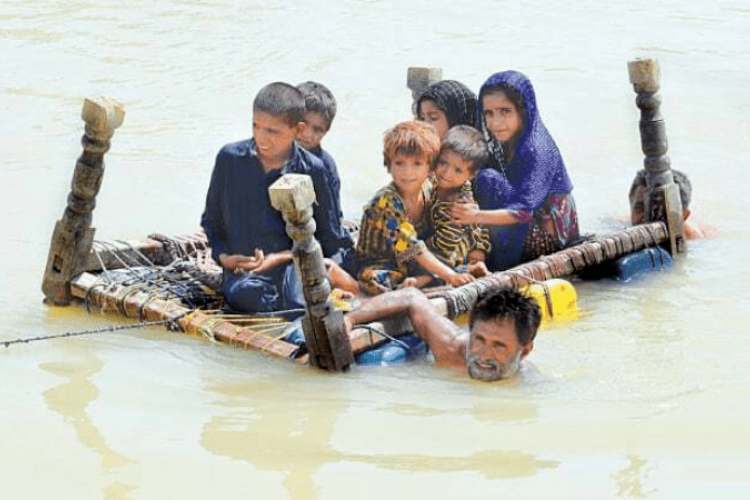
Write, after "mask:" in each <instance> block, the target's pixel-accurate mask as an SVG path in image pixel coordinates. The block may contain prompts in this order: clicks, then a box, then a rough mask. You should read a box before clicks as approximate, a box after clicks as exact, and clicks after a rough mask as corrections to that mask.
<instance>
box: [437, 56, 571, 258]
mask: <svg viewBox="0 0 750 500" xmlns="http://www.w3.org/2000/svg"><path fill="white" fill-rule="evenodd" d="M477 121H478V125H479V127H478V128H479V129H480V130H481V131H482V134H483V135H484V138H485V140H486V141H487V147H488V148H489V151H490V154H491V156H492V158H491V159H492V162H491V165H490V166H489V167H488V168H485V169H483V170H482V171H480V172H479V173H478V174H477V176H476V177H475V181H474V195H475V197H476V199H477V202H478V204H455V205H454V207H453V210H452V215H453V219H454V222H456V223H460V224H481V225H485V226H488V227H489V228H490V238H491V242H492V252H491V254H490V255H489V256H488V260H487V264H488V267H489V268H490V269H491V270H493V271H497V270H504V269H508V268H511V267H513V266H515V265H518V264H520V263H521V262H525V261H528V260H532V259H535V258H537V257H539V256H540V255H545V254H549V253H552V252H555V251H557V250H560V249H562V248H563V247H565V246H566V245H568V244H569V243H570V242H571V241H574V240H576V239H578V238H579V231H578V216H577V213H576V208H575V203H574V201H573V196H572V195H571V191H572V189H573V185H572V183H571V182H570V178H569V177H568V172H567V171H566V169H565V164H564V163H563V159H562V157H561V156H560V151H559V150H558V149H557V145H556V144H555V141H554V140H553V139H552V136H551V135H550V134H549V132H547V129H546V128H545V126H544V124H543V123H542V119H541V117H540V116H539V111H538V110H537V105H536V96H535V94H534V88H533V87H532V85H531V81H529V79H528V78H527V77H526V76H525V75H523V74H522V73H519V72H517V71H504V72H501V73H495V74H494V75H492V76H491V77H490V78H489V79H487V81H486V82H485V83H484V85H482V88H481V90H480V91H479V101H478V105H477Z"/></svg>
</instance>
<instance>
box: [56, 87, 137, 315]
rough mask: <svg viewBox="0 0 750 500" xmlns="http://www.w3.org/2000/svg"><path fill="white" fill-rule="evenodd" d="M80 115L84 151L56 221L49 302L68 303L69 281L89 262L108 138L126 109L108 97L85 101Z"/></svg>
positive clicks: (79, 158) (123, 116)
mask: <svg viewBox="0 0 750 500" xmlns="http://www.w3.org/2000/svg"><path fill="white" fill-rule="evenodd" d="M81 118H82V119H83V121H84V122H85V123H86V129H85V132H84V134H83V137H82V138H81V144H82V146H83V153H81V156H79V157H78V161H77V162H76V166H75V170H74V172H73V181H72V182H71V186H70V194H69V195H68V205H67V207H66V208H65V212H63V216H62V218H61V219H60V220H58V221H57V223H56V224H55V229H54V231H53V233H52V240H51V241H50V247H49V254H48V256H47V268H46V269H45V271H44V278H43V280H42V292H44V296H45V298H46V301H47V302H48V303H52V304H55V305H68V304H69V303H70V301H71V298H72V297H71V294H70V282H71V280H72V279H73V277H75V275H76V274H78V273H79V272H80V270H81V269H80V268H81V266H82V265H83V264H84V263H85V262H86V258H87V257H88V254H89V252H90V251H91V246H92V243H93V241H94V228H92V227H91V219H92V212H93V211H94V207H95V206H96V195H97V193H98V192H99V188H100V187H101V184H102V177H103V175H104V153H106V152H107V151H108V150H109V144H110V143H109V140H110V139H111V138H112V135H114V133H115V129H117V128H118V127H119V126H120V125H122V121H123V119H124V118H125V109H124V108H123V107H122V105H121V104H120V103H118V102H117V101H115V100H114V99H111V98H108V97H98V98H87V99H85V100H84V101H83V108H82V110H81Z"/></svg>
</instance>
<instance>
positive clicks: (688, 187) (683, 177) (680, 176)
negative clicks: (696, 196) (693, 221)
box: [628, 169, 693, 210]
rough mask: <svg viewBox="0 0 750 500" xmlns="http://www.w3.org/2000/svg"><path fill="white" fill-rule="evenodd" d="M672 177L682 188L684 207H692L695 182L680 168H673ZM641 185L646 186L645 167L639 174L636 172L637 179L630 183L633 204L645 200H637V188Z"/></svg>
mask: <svg viewBox="0 0 750 500" xmlns="http://www.w3.org/2000/svg"><path fill="white" fill-rule="evenodd" d="M672 179H674V182H675V184H677V187H679V188H680V201H681V202H682V209H683V210H686V209H687V208H690V200H691V199H692V197H693V184H692V183H691V182H690V179H689V178H688V176H687V174H685V173H684V172H680V171H679V170H674V169H672ZM639 187H646V170H645V169H641V170H639V171H638V173H637V174H635V179H633V183H632V184H631V185H630V192H629V193H628V198H630V203H631V204H633V203H634V202H636V201H637V202H641V203H642V202H643V200H635V196H636V189H638V188H639Z"/></svg>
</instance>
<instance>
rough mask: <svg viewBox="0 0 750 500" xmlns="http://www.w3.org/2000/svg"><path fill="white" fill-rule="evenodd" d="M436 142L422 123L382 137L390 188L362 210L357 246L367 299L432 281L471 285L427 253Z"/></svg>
mask: <svg viewBox="0 0 750 500" xmlns="http://www.w3.org/2000/svg"><path fill="white" fill-rule="evenodd" d="M439 151H440V137H439V136H438V135H437V132H436V131H435V128H434V127H432V125H428V124H426V123H424V122H418V121H408V122H402V123H399V124H398V125H396V126H395V127H393V128H391V129H390V130H388V131H387V132H386V133H385V137H384V145H383V161H384V164H385V166H386V168H387V169H388V173H390V175H391V178H392V182H391V183H390V184H388V185H387V186H385V187H383V188H381V189H380V190H378V192H377V193H375V196H373V198H372V199H371V200H370V202H369V203H368V204H367V206H366V207H365V210H364V214H363V216H362V223H361V226H360V233H359V240H358V242H357V258H358V260H359V262H360V271H359V273H358V279H359V282H360V285H361V286H362V288H363V289H364V290H365V291H367V292H368V293H370V294H378V293H382V292H385V291H388V290H393V289H395V288H400V287H404V286H416V287H422V286H425V285H427V284H429V283H430V282H432V281H433V279H434V278H435V277H437V278H439V279H441V280H443V281H445V282H446V283H448V284H450V285H453V286H459V285H463V284H465V283H468V282H470V281H472V280H473V279H474V278H473V276H471V275H470V274H468V273H457V272H456V271H454V270H453V269H452V268H451V267H450V266H448V265H446V264H445V263H443V262H441V261H440V260H439V259H438V258H437V257H435V255H433V254H432V252H430V251H429V250H428V249H427V245H425V242H424V240H425V238H427V237H428V236H429V233H430V228H431V224H430V203H431V200H432V185H431V183H430V182H429V180H428V177H429V175H430V171H431V170H432V167H433V165H434V163H435V160H436V159H437V156H438V153H439Z"/></svg>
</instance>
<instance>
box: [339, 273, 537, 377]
mask: <svg viewBox="0 0 750 500" xmlns="http://www.w3.org/2000/svg"><path fill="white" fill-rule="evenodd" d="M397 314H407V315H408V317H409V320H410V321H411V324H412V327H413V328H414V331H415V333H416V334H417V335H419V336H420V337H421V338H422V339H423V340H424V341H425V342H426V343H427V345H428V346H429V348H430V350H431V351H432V354H433V355H434V356H435V362H436V363H437V364H438V365H439V366H445V367H450V368H457V369H460V370H467V371H468V374H469V376H470V377H471V378H474V379H477V380H483V381H485V382H492V381H495V380H501V379H506V378H510V377H512V376H513V375H515V374H516V373H518V370H519V369H520V367H521V362H522V360H523V359H525V358H526V356H528V355H529V353H530V352H531V351H532V349H533V348H534V337H535V336H536V332H537V329H538V328H539V323H540V321H541V312H540V310H539V306H538V305H537V303H536V302H535V301H534V300H533V299H531V298H529V297H527V296H525V295H523V294H521V293H519V292H517V291H515V290H511V289H501V290H498V291H496V292H491V293H489V294H487V295H485V296H484V297H482V298H481V299H480V300H479V301H478V302H477V304H476V305H475V306H474V308H473V309H472V310H471V313H470V316H469V331H468V332H466V331H464V330H463V329H461V328H460V327H459V326H458V325H456V324H455V323H453V322H452V321H451V320H449V319H448V318H445V317H443V316H441V315H440V314H438V313H437V311H436V309H435V307H434V306H433V305H432V304H431V303H430V301H429V300H428V299H427V297H426V296H425V295H424V294H423V293H422V292H420V291H419V290H417V289H415V288H404V289H401V290H397V291H394V292H388V293H384V294H382V295H378V296H376V297H374V298H373V299H371V300H369V301H367V302H365V303H364V304H362V305H361V306H360V307H359V308H357V309H355V310H353V311H352V312H350V313H348V314H347V315H345V316H344V322H345V324H346V327H347V331H350V330H351V329H352V327H354V326H355V325H358V324H362V323H369V322H371V321H376V320H379V319H383V318H385V317H388V316H394V315H397Z"/></svg>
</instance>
